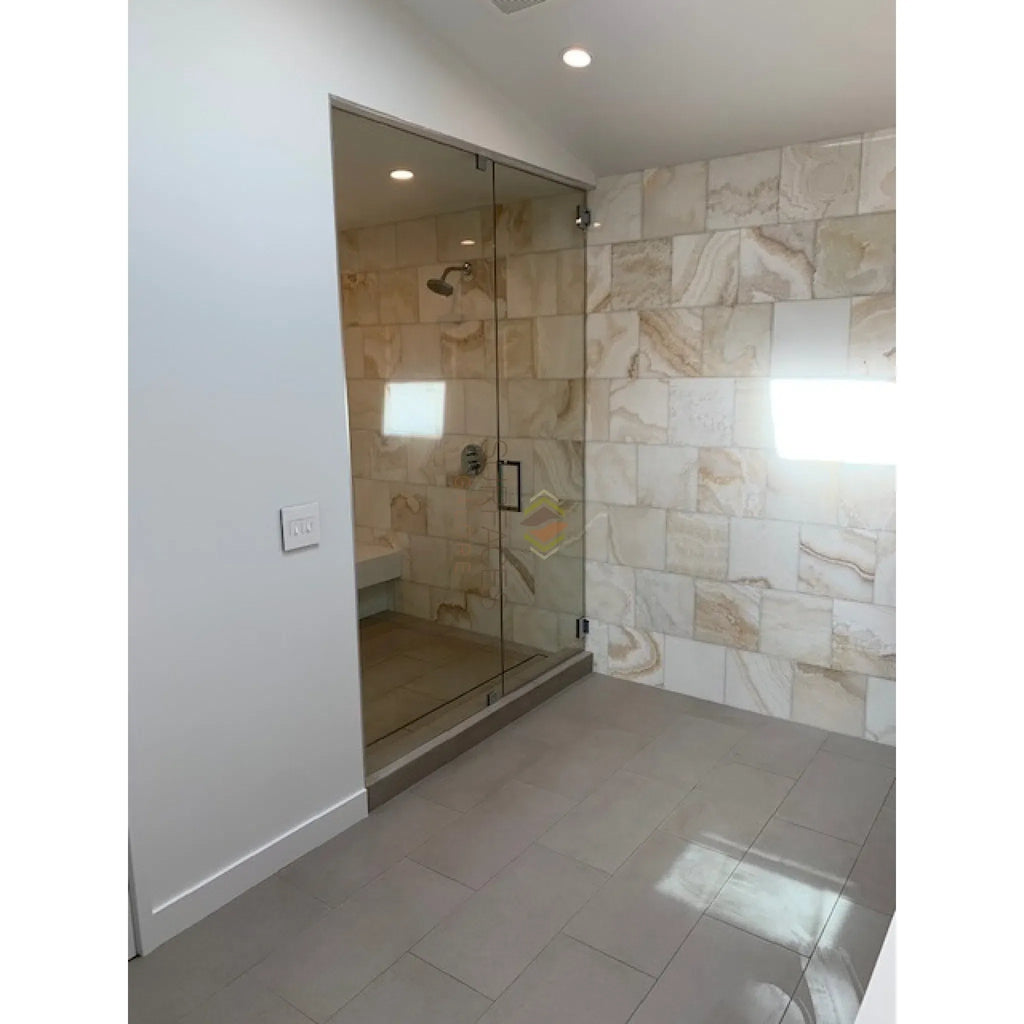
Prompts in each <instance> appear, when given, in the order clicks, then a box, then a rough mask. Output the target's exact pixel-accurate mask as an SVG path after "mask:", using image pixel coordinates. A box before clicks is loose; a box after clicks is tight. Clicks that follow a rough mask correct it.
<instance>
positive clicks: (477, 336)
mask: <svg viewBox="0 0 1024 1024" xmlns="http://www.w3.org/2000/svg"><path fill="white" fill-rule="evenodd" d="M489 326H490V325H489V324H488V323H487V322H486V321H484V320H465V321H463V322H462V323H458V324H442V325H441V335H440V336H441V375H442V376H443V377H444V379H445V380H448V381H451V380H452V379H453V378H458V379H461V380H465V379H467V378H472V379H477V380H490V381H492V382H493V380H494V336H493V334H492V333H491V332H490V330H489Z"/></svg>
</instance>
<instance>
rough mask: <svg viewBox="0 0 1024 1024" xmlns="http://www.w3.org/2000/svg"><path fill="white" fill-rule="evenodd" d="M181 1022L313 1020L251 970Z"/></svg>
mask: <svg viewBox="0 0 1024 1024" xmlns="http://www.w3.org/2000/svg"><path fill="white" fill-rule="evenodd" d="M181 1024H309V1018H308V1017H307V1016H306V1015H305V1014H304V1013H299V1011H298V1010H296V1009H295V1007H294V1006H291V1005H290V1004H289V1003H286V1002H285V1001H284V1000H283V999H282V998H281V997H280V996H277V995H274V993H273V992H271V991H270V990H269V989H268V988H266V987H265V986H263V985H262V984H260V983H259V981H257V980H256V978H255V976H254V975H253V973H252V972H249V973H246V974H243V975H242V977H240V978H239V979H238V980H237V981H234V982H232V983H231V984H230V985H228V987H227V988H225V989H221V991H220V992H218V993H217V994H216V995H215V996H214V997H213V998H212V999H207V1001H206V1002H205V1003H203V1004H202V1006H200V1007H198V1008H197V1009H195V1010H193V1011H192V1012H191V1013H189V1014H186V1015H185V1016H184V1017H182V1018H181Z"/></svg>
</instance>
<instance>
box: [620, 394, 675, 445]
mask: <svg viewBox="0 0 1024 1024" xmlns="http://www.w3.org/2000/svg"><path fill="white" fill-rule="evenodd" d="M608 410H609V436H610V438H611V440H612V441H640V442H644V443H646V444H664V443H665V442H666V441H667V440H668V384H667V382H665V381H663V380H613V381H612V382H611V386H610V389H609V394H608Z"/></svg>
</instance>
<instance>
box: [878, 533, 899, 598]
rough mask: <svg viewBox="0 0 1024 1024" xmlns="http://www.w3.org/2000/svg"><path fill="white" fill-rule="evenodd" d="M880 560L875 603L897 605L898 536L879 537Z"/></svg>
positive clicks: (881, 535) (888, 534)
mask: <svg viewBox="0 0 1024 1024" xmlns="http://www.w3.org/2000/svg"><path fill="white" fill-rule="evenodd" d="M877 550H878V560H877V562H876V563H875V593H874V603H875V604H885V605H890V606H895V604H896V534H895V533H880V534H879V535H878V549H877Z"/></svg>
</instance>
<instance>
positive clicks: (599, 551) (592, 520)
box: [583, 501, 608, 562]
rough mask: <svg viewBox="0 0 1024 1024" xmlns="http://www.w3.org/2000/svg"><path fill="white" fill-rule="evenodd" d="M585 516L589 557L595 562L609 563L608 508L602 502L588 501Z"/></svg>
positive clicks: (584, 511)
mask: <svg viewBox="0 0 1024 1024" xmlns="http://www.w3.org/2000/svg"><path fill="white" fill-rule="evenodd" d="M583 516H584V522H585V524H586V526H585V529H586V551H587V557H588V558H592V559H593V560H594V561H595V562H608V506H607V505H605V504H604V503H603V502H600V501H587V503H586V505H585V507H584V510H583Z"/></svg>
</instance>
